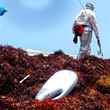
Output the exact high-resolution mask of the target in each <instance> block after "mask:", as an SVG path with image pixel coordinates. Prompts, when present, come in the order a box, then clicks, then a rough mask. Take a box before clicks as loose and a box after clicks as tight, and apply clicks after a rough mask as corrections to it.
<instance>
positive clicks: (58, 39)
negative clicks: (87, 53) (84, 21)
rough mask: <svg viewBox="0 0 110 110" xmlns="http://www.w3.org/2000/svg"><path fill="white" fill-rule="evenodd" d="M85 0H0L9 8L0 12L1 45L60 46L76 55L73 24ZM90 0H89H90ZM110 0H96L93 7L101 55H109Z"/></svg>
mask: <svg viewBox="0 0 110 110" xmlns="http://www.w3.org/2000/svg"><path fill="white" fill-rule="evenodd" d="M79 1H81V3H82V4H85V3H86V2H87V0H0V6H5V7H6V8H7V9H8V12H7V13H6V14H5V15H4V16H0V45H11V46H14V47H17V48H25V49H34V50H40V51H43V52H47V53H49V52H54V51H57V50H62V51H63V52H65V53H67V54H71V55H77V54H78V51H79V45H80V42H78V44H74V43H73V42H72V40H73V34H72V25H73V21H74V18H75V16H76V15H77V14H78V13H79V12H80V10H81V8H82V7H81V5H80V3H79ZM89 1H90V0H89ZM109 4H110V1H109V0H107V1H106V2H105V1H104V0H102V1H101V0H97V1H96V2H95V7H96V9H95V11H96V16H97V23H98V25H99V30H100V40H101V44H102V51H103V54H104V58H110V48H109V41H110V37H109V35H110V30H109V29H110V25H109V22H110V14H109V13H108V10H110V6H109ZM91 48H92V54H93V55H96V56H97V50H98V47H97V42H96V38H95V36H94V35H93V39H92V44H91Z"/></svg>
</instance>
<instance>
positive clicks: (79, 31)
mask: <svg viewBox="0 0 110 110" xmlns="http://www.w3.org/2000/svg"><path fill="white" fill-rule="evenodd" d="M93 11H94V5H93V4H92V3H87V4H86V5H85V8H84V9H82V10H81V12H80V14H79V15H78V16H77V17H76V19H75V21H74V24H73V28H72V31H73V33H74V35H75V37H74V39H73V42H74V43H77V39H78V36H79V39H80V51H79V54H78V58H83V57H84V56H85V55H90V53H91V47H90V44H91V40H92V31H94V33H95V36H96V39H97V43H98V46H99V52H98V54H101V55H102V50H101V44H100V40H99V32H98V27H97V24H96V16H95V13H94V12H93Z"/></svg>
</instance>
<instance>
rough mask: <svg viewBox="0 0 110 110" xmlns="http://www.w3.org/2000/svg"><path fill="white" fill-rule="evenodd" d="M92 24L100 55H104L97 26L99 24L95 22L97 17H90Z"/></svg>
mask: <svg viewBox="0 0 110 110" xmlns="http://www.w3.org/2000/svg"><path fill="white" fill-rule="evenodd" d="M90 24H91V27H92V29H93V31H94V33H95V36H96V39H97V44H98V46H99V52H98V53H99V54H102V55H103V53H102V49H101V43H100V38H99V31H98V26H97V23H96V20H95V17H93V16H91V17H90Z"/></svg>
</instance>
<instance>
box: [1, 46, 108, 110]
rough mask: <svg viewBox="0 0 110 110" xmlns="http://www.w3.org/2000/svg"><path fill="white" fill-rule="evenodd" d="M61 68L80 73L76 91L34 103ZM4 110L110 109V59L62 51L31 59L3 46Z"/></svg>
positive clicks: (18, 51)
mask: <svg viewBox="0 0 110 110" xmlns="http://www.w3.org/2000/svg"><path fill="white" fill-rule="evenodd" d="M61 69H69V70H73V71H76V72H77V74H78V77H79V81H78V83H77V85H76V87H75V88H74V89H73V91H72V92H71V93H70V94H69V95H68V96H66V97H63V98H61V99H59V100H55V101H52V100H51V99H47V100H45V101H42V102H40V101H38V100H34V98H35V95H36V93H37V92H38V91H39V89H40V88H41V87H42V85H43V84H44V83H45V81H46V80H47V79H48V78H49V77H50V76H51V75H52V74H54V73H55V72H56V71H58V70H61ZM28 74H30V77H29V78H28V79H26V80H25V81H24V82H23V83H21V84H20V83H19V81H20V80H22V79H23V78H24V77H25V76H26V75H28ZM65 84H66V82H65ZM0 110H110V59H101V58H97V57H95V56H86V57H85V58H83V59H80V60H77V59H74V58H73V57H71V56H69V55H66V54H65V53H63V52H62V51H57V52H54V53H53V54H50V55H48V56H44V55H43V54H39V55H34V56H29V55H28V54H27V52H26V51H24V50H22V49H20V48H14V47H12V46H0Z"/></svg>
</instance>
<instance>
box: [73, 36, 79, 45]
mask: <svg viewBox="0 0 110 110" xmlns="http://www.w3.org/2000/svg"><path fill="white" fill-rule="evenodd" d="M73 42H74V43H75V44H77V42H78V38H77V36H74V39H73Z"/></svg>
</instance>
